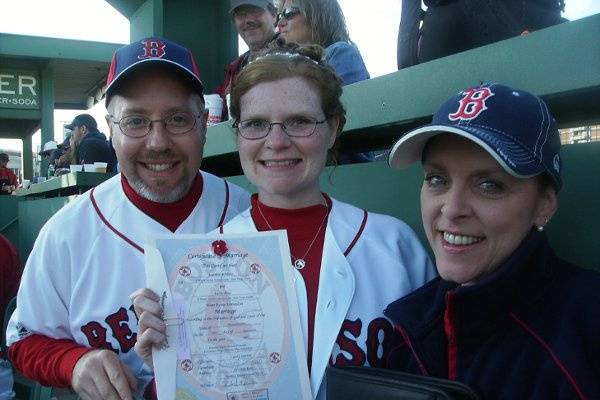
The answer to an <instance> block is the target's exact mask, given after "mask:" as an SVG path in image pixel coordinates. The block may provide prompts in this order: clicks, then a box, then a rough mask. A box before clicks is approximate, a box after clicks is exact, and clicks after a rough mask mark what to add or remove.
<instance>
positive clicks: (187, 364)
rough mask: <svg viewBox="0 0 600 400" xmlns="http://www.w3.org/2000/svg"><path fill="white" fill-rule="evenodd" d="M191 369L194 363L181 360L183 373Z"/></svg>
mask: <svg viewBox="0 0 600 400" xmlns="http://www.w3.org/2000/svg"><path fill="white" fill-rule="evenodd" d="M192 368H194V363H193V362H192V360H189V359H188V360H182V361H181V369H182V370H184V371H185V372H189V371H191V370H192Z"/></svg>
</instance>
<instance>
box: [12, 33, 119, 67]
mask: <svg viewBox="0 0 600 400" xmlns="http://www.w3.org/2000/svg"><path fill="white" fill-rule="evenodd" d="M121 46H122V44H116V43H101V42H92V41H85V40H71V39H55V38H47V37H37V36H23V35H13V34H9V33H0V57H2V56H10V57H32V58H36V59H39V58H42V59H48V58H50V59H54V58H56V59H72V60H83V61H100V62H106V61H107V60H110V59H111V58H112V55H113V53H114V52H115V50H116V49H118V48H119V47H121Z"/></svg>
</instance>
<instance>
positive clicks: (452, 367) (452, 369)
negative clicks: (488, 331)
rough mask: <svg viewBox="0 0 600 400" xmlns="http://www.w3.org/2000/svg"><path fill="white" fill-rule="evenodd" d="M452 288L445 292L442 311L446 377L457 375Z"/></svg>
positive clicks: (454, 377)
mask: <svg viewBox="0 0 600 400" xmlns="http://www.w3.org/2000/svg"><path fill="white" fill-rule="evenodd" d="M454 296H455V293H454V291H453V290H451V291H449V292H448V293H447V294H446V310H445V311H444V332H445V333H446V338H447V340H448V354H447V355H448V379H452V380H455V379H456V377H457V376H458V345H457V343H456V321H455V313H454Z"/></svg>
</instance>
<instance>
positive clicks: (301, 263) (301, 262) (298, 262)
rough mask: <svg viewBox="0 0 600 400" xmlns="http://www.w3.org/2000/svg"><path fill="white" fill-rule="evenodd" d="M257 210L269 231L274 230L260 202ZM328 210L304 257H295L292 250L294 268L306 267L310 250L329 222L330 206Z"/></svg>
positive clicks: (257, 204) (257, 203) (257, 202)
mask: <svg viewBox="0 0 600 400" xmlns="http://www.w3.org/2000/svg"><path fill="white" fill-rule="evenodd" d="M256 208H258V212H259V213H260V216H261V217H262V219H263V220H264V221H265V222H266V223H267V226H268V227H269V230H271V231H272V230H274V229H273V227H272V226H271V224H270V223H269V220H268V219H267V217H265V214H263V212H262V210H261V208H260V202H259V201H258V199H257V201H256ZM326 208H327V212H326V213H325V216H324V217H323V220H322V221H321V225H319V229H317V233H315V236H314V237H313V239H312V240H311V241H310V244H309V245H308V249H307V250H306V252H305V253H304V255H303V256H302V257H300V258H297V257H296V256H294V255H293V254H292V252H291V249H290V255H291V256H292V261H293V262H292V264H293V265H294V268H296V269H298V270H300V269H302V268H304V267H306V261H305V259H306V256H307V255H308V253H309V252H310V249H312V247H313V244H315V241H316V240H317V237H319V233H320V232H321V229H323V225H325V221H327V217H328V216H329V206H326Z"/></svg>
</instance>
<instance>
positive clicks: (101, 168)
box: [94, 161, 108, 174]
mask: <svg viewBox="0 0 600 400" xmlns="http://www.w3.org/2000/svg"><path fill="white" fill-rule="evenodd" d="M107 166H108V163H105V162H100V161H96V162H95V163H94V168H95V171H96V172H102V173H103V174H104V173H106V167H107Z"/></svg>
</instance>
